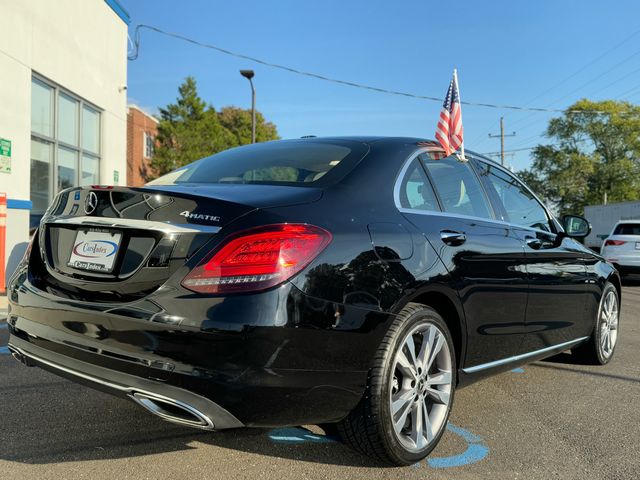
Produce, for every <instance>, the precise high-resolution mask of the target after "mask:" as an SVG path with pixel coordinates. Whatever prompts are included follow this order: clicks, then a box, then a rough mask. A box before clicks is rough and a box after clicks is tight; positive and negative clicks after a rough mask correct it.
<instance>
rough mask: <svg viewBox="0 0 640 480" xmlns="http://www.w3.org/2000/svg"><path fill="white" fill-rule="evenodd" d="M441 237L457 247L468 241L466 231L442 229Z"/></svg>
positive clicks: (448, 243) (445, 241)
mask: <svg viewBox="0 0 640 480" xmlns="http://www.w3.org/2000/svg"><path fill="white" fill-rule="evenodd" d="M440 239H441V240H442V241H443V242H444V243H446V244H447V245H451V246H452V247H456V246H458V245H462V244H463V243H464V242H466V241H467V236H466V235H465V234H464V232H454V231H453V230H442V231H441V232H440Z"/></svg>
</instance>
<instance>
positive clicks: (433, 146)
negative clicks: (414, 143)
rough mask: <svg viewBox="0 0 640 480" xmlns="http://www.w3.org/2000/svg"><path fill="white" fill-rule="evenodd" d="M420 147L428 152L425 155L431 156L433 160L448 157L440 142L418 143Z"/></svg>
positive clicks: (427, 141)
mask: <svg viewBox="0 0 640 480" xmlns="http://www.w3.org/2000/svg"><path fill="white" fill-rule="evenodd" d="M418 146H419V147H422V148H424V149H425V150H426V152H425V153H426V154H427V155H429V158H430V159H431V160H442V159H443V158H445V157H448V155H447V152H445V151H444V150H443V149H442V147H441V146H440V144H439V143H438V142H434V141H432V140H426V141H424V142H418Z"/></svg>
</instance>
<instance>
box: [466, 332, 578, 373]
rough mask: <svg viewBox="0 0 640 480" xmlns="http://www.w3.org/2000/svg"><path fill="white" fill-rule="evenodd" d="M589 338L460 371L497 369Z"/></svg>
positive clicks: (564, 348)
mask: <svg viewBox="0 0 640 480" xmlns="http://www.w3.org/2000/svg"><path fill="white" fill-rule="evenodd" d="M588 339H589V337H580V338H576V339H575V340H570V341H568V342H564V343H559V344H558V345H552V346H551V347H545V348H541V349H539V350H534V351H532V352H527V353H521V354H519V355H514V356H512V357H507V358H503V359H500V360H495V361H493V362H488V363H482V364H480V365H476V366H473V367H467V368H463V369H462V371H463V372H464V373H475V372H480V371H482V370H487V369H489V368H494V367H499V366H501V365H507V364H509V363H514V362H518V361H520V360H526V359H527V358H531V357H535V356H536V355H540V354H541V353H547V352H552V351H554V350H559V349H562V350H567V349H569V348H570V347H572V346H574V345H576V344H578V343H581V342H584V341H585V340H588Z"/></svg>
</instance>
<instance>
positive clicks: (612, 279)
mask: <svg viewBox="0 0 640 480" xmlns="http://www.w3.org/2000/svg"><path fill="white" fill-rule="evenodd" d="M607 282H609V283H611V284H613V286H614V287H616V291H617V292H618V302H619V305H618V308H620V307H621V306H622V280H621V279H620V275H619V274H618V272H617V271H616V270H614V271H613V272H611V274H609V276H608V277H607ZM603 288H604V287H603Z"/></svg>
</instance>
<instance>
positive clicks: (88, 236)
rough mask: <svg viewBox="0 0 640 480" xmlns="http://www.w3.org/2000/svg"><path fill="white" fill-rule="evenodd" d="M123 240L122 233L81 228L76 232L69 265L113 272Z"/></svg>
mask: <svg viewBox="0 0 640 480" xmlns="http://www.w3.org/2000/svg"><path fill="white" fill-rule="evenodd" d="M121 242H122V233H121V232H116V231H111V230H102V229H81V230H78V232H77V233H76V237H75V240H74V242H73V246H72V247H71V252H70V254H69V261H68V262H67V266H69V267H72V268H75V269H76V270H82V271H85V272H93V273H111V272H113V269H114V268H115V263H116V259H117V257H118V252H119V250H120V243H121Z"/></svg>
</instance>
